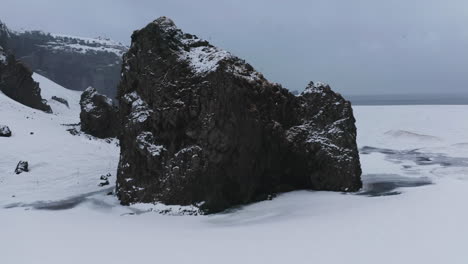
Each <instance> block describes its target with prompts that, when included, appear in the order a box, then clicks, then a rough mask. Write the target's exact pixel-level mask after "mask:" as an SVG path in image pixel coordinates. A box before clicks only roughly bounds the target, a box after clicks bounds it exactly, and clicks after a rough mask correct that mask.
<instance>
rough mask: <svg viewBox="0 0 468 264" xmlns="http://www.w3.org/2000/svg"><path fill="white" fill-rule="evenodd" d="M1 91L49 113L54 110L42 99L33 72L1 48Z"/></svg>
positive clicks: (24, 103) (22, 102)
mask: <svg viewBox="0 0 468 264" xmlns="http://www.w3.org/2000/svg"><path fill="white" fill-rule="evenodd" d="M0 91H2V92H3V93H4V94H5V95H6V96H8V97H10V98H11V99H13V100H15V101H17V102H19V103H21V104H23V105H26V106H29V107H32V108H35V109H38V110H42V111H44V112H47V113H52V109H51V108H50V106H49V105H48V104H47V101H46V100H44V99H42V97H41V88H39V84H38V83H37V82H35V81H34V80H33V78H32V72H31V70H29V69H28V68H27V67H26V66H25V65H24V64H23V63H21V62H19V61H17V60H16V59H15V57H14V56H13V55H7V54H6V53H5V52H4V51H3V48H2V47H0Z"/></svg>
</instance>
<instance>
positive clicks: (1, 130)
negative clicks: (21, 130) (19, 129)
mask: <svg viewBox="0 0 468 264" xmlns="http://www.w3.org/2000/svg"><path fill="white" fill-rule="evenodd" d="M0 137H11V130H10V128H9V127H8V126H5V125H0Z"/></svg>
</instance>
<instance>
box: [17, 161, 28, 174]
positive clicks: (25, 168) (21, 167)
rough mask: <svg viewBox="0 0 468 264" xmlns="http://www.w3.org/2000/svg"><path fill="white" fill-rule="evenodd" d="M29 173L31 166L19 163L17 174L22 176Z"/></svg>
mask: <svg viewBox="0 0 468 264" xmlns="http://www.w3.org/2000/svg"><path fill="white" fill-rule="evenodd" d="M28 171H29V164H28V162H27V161H23V160H21V161H20V162H18V165H16V169H15V173H16V174H20V173H22V172H28Z"/></svg>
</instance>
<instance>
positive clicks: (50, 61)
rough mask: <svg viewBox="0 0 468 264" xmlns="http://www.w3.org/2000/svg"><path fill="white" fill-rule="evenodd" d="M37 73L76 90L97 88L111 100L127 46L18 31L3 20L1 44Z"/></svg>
mask: <svg viewBox="0 0 468 264" xmlns="http://www.w3.org/2000/svg"><path fill="white" fill-rule="evenodd" d="M2 43H3V46H4V47H5V48H6V49H7V50H10V51H12V53H13V54H14V55H15V56H16V57H17V58H18V59H19V60H20V61H22V62H23V63H25V64H26V65H27V66H29V68H30V69H32V70H33V71H34V72H38V73H40V74H42V75H44V76H45V77H47V78H49V79H51V80H53V81H54V82H56V83H58V84H60V85H62V86H64V87H66V88H69V89H73V90H79V91H83V90H85V89H86V88H87V87H89V86H92V87H95V88H96V89H97V90H98V91H99V92H100V93H103V94H106V95H108V96H110V97H112V98H114V97H115V95H116V92H117V85H118V83H119V80H120V69H121V66H122V55H123V53H124V52H125V51H127V50H128V47H126V46H125V45H123V44H121V43H118V42H115V41H112V40H109V39H103V38H95V39H92V38H82V37H74V36H66V35H55V34H50V33H44V32H42V31H24V32H15V31H12V30H9V29H8V28H7V27H6V26H5V24H2V22H1V21H0V45H1V44H2Z"/></svg>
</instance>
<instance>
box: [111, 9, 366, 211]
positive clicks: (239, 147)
mask: <svg viewBox="0 0 468 264" xmlns="http://www.w3.org/2000/svg"><path fill="white" fill-rule="evenodd" d="M118 98H119V104H120V105H119V106H120V107H119V111H120V117H121V125H122V128H121V129H122V131H121V134H120V146H121V156H120V162H119V167H118V175H117V187H116V190H117V195H118V198H119V199H120V201H121V203H122V204H131V203H136V202H146V203H153V202H161V203H165V204H179V205H194V206H198V207H199V208H200V209H201V210H202V212H203V213H214V212H219V211H222V210H224V209H226V208H229V207H231V206H233V205H238V204H245V203H249V202H253V201H258V200H264V199H268V197H271V195H272V194H275V193H279V192H285V191H291V190H298V189H311V190H328V191H342V192H353V191H357V190H359V189H360V188H361V186H362V183H361V179H360V175H361V167H360V162H359V154H358V149H357V146H356V127H355V124H354V123H355V119H354V117H353V112H352V108H351V104H350V103H349V102H348V101H346V100H345V99H344V98H343V97H342V96H341V95H339V94H337V93H334V92H333V91H332V90H331V89H330V87H329V86H328V85H325V84H321V83H310V84H309V85H308V86H307V88H306V89H305V91H304V92H302V93H301V94H300V95H298V96H294V95H293V94H291V93H290V92H289V91H288V90H287V89H285V88H283V87H281V86H280V85H279V84H274V83H271V82H269V81H267V80H266V79H265V78H264V77H263V75H262V74H260V73H258V72H257V71H255V70H254V68H253V67H252V66H251V65H250V64H248V63H246V62H245V61H244V60H242V59H239V58H237V57H235V56H233V55H231V54H230V53H229V52H226V51H224V50H221V49H219V48H217V47H214V46H212V45H211V44H209V43H208V42H207V41H205V40H202V39H200V38H198V37H196V36H194V35H191V34H186V33H183V32H182V31H181V30H180V29H178V28H177V27H176V26H175V24H174V23H173V22H172V20H170V19H168V18H166V17H161V18H159V19H157V20H155V21H154V22H153V23H150V24H149V25H147V26H146V27H145V28H143V29H141V30H138V31H135V32H134V34H133V35H132V45H131V48H130V50H129V51H128V53H126V54H125V55H124V63H123V68H122V79H121V83H120V85H119V95H118Z"/></svg>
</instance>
